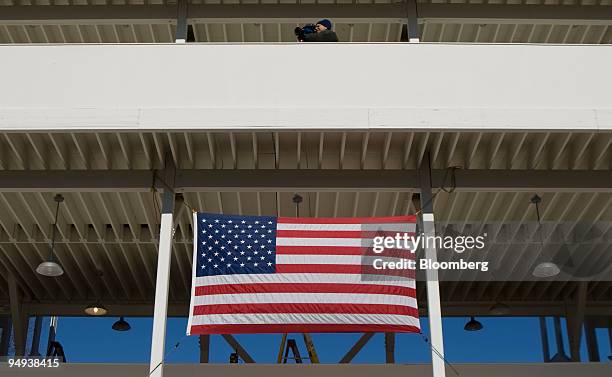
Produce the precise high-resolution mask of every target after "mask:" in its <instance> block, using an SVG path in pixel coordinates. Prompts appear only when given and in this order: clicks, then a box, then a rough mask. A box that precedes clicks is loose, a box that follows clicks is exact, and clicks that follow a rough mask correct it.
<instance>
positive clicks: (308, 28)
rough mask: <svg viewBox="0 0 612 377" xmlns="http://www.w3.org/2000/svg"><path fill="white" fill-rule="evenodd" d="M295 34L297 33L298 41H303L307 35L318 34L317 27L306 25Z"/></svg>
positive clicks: (296, 30)
mask: <svg viewBox="0 0 612 377" xmlns="http://www.w3.org/2000/svg"><path fill="white" fill-rule="evenodd" d="M293 32H294V33H295V36H296V37H297V39H298V41H303V40H304V39H305V36H306V34H313V33H316V32H317V26H316V25H315V24H306V25H304V26H303V27H299V26H298V27H296V28H295V29H294V30H293Z"/></svg>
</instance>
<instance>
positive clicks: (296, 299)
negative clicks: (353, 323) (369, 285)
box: [194, 293, 417, 308]
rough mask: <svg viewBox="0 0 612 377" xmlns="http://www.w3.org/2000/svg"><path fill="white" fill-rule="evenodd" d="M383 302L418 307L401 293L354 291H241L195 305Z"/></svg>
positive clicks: (204, 298)
mask: <svg viewBox="0 0 612 377" xmlns="http://www.w3.org/2000/svg"><path fill="white" fill-rule="evenodd" d="M271 303H312V304H317V303H319V304H323V303H326V304H343V303H344V304H383V305H401V306H409V307H412V308H416V307H417V302H416V299H414V298H413V297H408V296H399V295H380V294H352V293H350V294H349V293H249V294H245V293H240V294H223V295H204V296H195V299H194V306H197V305H221V304H271Z"/></svg>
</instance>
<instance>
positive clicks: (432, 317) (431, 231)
mask: <svg viewBox="0 0 612 377" xmlns="http://www.w3.org/2000/svg"><path fill="white" fill-rule="evenodd" d="M429 166H430V161H429V155H428V154H427V155H426V156H425V157H424V158H423V163H422V166H421V168H420V174H419V176H420V181H421V213H422V225H423V235H424V237H425V238H426V239H427V238H428V237H434V236H435V235H436V229H435V223H434V214H433V200H432V194H431V177H430V175H429ZM425 258H427V259H429V260H431V261H432V262H437V260H438V256H437V252H436V245H435V242H425ZM426 278H427V312H428V315H429V328H430V336H429V340H430V342H431V363H432V370H433V377H445V376H446V369H445V365H444V337H443V333H442V308H441V306H440V284H439V282H438V271H437V270H433V269H429V270H427V271H426Z"/></svg>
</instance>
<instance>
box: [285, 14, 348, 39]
mask: <svg viewBox="0 0 612 377" xmlns="http://www.w3.org/2000/svg"><path fill="white" fill-rule="evenodd" d="M305 29H306V28H296V29H295V34H296V35H297V37H298V40H299V41H300V42H338V36H337V35H336V32H335V31H333V30H332V23H331V21H330V20H328V19H323V20H321V21H319V22H317V23H316V25H315V28H314V33H313V32H305V31H306V30H305Z"/></svg>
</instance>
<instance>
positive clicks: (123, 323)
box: [113, 317, 132, 331]
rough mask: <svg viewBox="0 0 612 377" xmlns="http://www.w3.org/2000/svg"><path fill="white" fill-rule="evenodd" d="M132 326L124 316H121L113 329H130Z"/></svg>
mask: <svg viewBox="0 0 612 377" xmlns="http://www.w3.org/2000/svg"><path fill="white" fill-rule="evenodd" d="M131 328H132V326H130V324H129V323H128V322H127V321H126V320H125V319H123V317H119V320H118V321H117V322H115V323H113V330H115V331H128V330H130V329H131Z"/></svg>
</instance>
